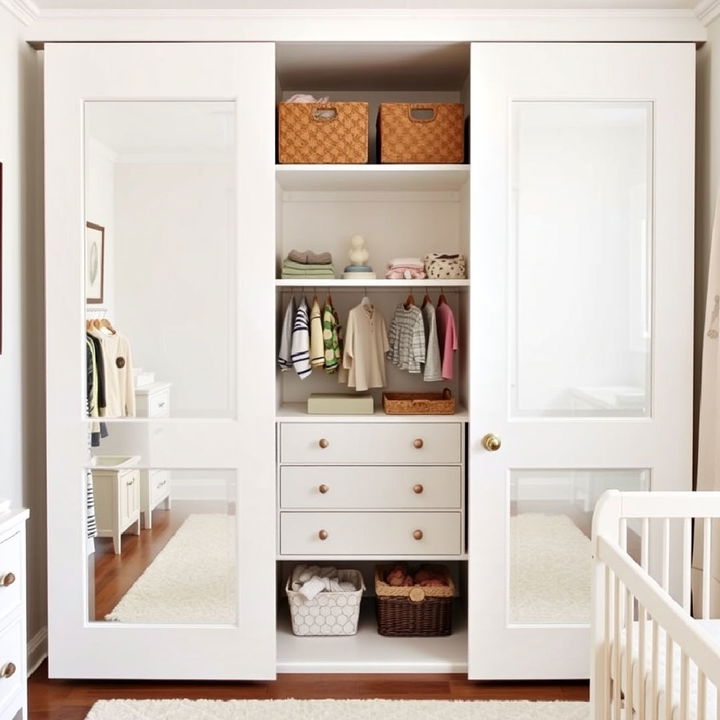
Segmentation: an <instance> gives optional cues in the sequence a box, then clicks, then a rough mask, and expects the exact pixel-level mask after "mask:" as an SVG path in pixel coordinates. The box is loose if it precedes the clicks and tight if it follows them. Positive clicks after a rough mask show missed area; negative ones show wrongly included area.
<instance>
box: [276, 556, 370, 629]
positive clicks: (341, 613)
mask: <svg viewBox="0 0 720 720" xmlns="http://www.w3.org/2000/svg"><path fill="white" fill-rule="evenodd" d="M338 576H339V579H340V581H341V582H351V583H352V584H353V585H354V586H355V587H356V588H358V589H357V590H356V591H355V592H321V593H318V594H317V595H316V596H315V597H314V598H313V599H312V600H308V599H307V598H306V597H304V596H303V595H301V594H300V593H299V592H294V591H293V590H291V589H290V580H291V578H288V580H287V583H286V585H285V592H286V593H287V597H288V604H289V605H290V618H291V619H292V630H293V633H294V634H295V635H355V633H356V632H357V626H358V618H359V617H360V601H361V599H362V594H363V591H364V590H365V583H364V582H363V578H362V574H361V573H360V572H359V571H357V570H338Z"/></svg>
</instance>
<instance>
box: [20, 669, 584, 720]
mask: <svg viewBox="0 0 720 720" xmlns="http://www.w3.org/2000/svg"><path fill="white" fill-rule="evenodd" d="M28 688H29V695H30V708H29V720H82V718H84V717H85V715H86V714H87V712H88V711H89V710H90V708H91V707H92V705H93V703H94V702H95V701H96V700H110V699H113V698H133V699H160V698H178V697H181V698H193V699H200V698H210V699H215V700H231V699H239V698H249V699H257V700H263V699H265V700H270V699H280V698H359V699H363V698H388V699H396V700H400V699H418V700H587V699H588V684H587V683H586V682H582V681H577V682H558V683H538V682H518V683H499V682H491V683H478V682H471V681H469V680H467V679H466V678H465V676H464V675H278V679H277V680H276V681H274V682H253V683H228V682H223V683H208V682H197V683H188V682H168V681H163V682H147V681H143V682H140V681H122V682H110V681H103V680H94V681H80V680H48V678H47V663H43V665H41V666H40V668H39V669H38V670H37V672H35V674H34V675H33V676H32V677H31V678H30V681H29V686H28Z"/></svg>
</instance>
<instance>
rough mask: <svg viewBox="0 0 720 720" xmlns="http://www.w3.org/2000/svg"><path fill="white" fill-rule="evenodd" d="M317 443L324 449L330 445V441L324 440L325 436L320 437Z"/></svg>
mask: <svg viewBox="0 0 720 720" xmlns="http://www.w3.org/2000/svg"><path fill="white" fill-rule="evenodd" d="M318 445H319V446H320V447H321V448H322V449H323V450H324V449H325V448H326V447H328V445H330V442H329V441H328V440H326V439H325V438H320V442H319V443H318Z"/></svg>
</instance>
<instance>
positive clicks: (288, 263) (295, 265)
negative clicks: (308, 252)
mask: <svg viewBox="0 0 720 720" xmlns="http://www.w3.org/2000/svg"><path fill="white" fill-rule="evenodd" d="M283 268H292V269H294V270H328V269H330V270H332V271H333V272H335V269H334V268H333V266H332V265H331V264H330V263H325V264H323V265H306V264H305V263H299V262H295V261H294V260H288V259H287V258H286V259H285V260H284V261H283Z"/></svg>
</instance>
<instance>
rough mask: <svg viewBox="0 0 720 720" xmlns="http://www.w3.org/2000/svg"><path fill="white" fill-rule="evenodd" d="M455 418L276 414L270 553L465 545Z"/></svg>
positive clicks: (429, 552) (412, 551)
mask: <svg viewBox="0 0 720 720" xmlns="http://www.w3.org/2000/svg"><path fill="white" fill-rule="evenodd" d="M464 430H465V426H464V424H463V423H462V422H460V421H458V422H451V421H443V422H440V421H438V422H434V421H426V422H422V421H416V420H415V419H414V418H412V419H411V418H408V421H407V422H398V421H387V422H383V421H373V422H356V421H352V422H343V421H338V422H302V423H293V422H283V423H280V425H279V426H278V458H279V470H278V506H279V512H278V536H279V538H280V540H279V548H278V552H279V556H280V557H282V558H290V559H293V558H294V559H300V558H311V557H315V556H322V557H326V558H330V557H335V558H340V557H345V556H348V557H362V556H368V557H372V558H380V557H387V558H397V559H400V558H403V557H407V558H412V557H421V556H432V557H448V558H451V557H459V556H461V555H462V554H463V553H464V548H465V542H464V534H465V533H464V528H465V520H464V508H465V462H464V457H465V432H464Z"/></svg>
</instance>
